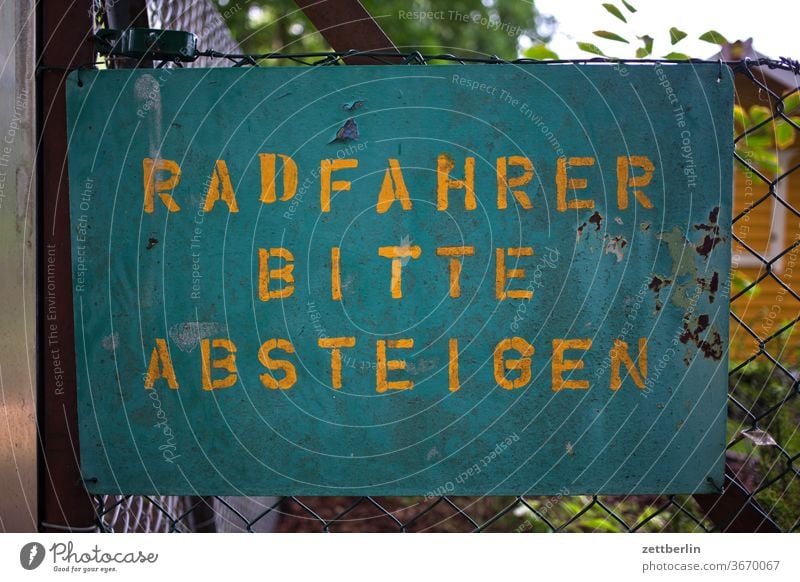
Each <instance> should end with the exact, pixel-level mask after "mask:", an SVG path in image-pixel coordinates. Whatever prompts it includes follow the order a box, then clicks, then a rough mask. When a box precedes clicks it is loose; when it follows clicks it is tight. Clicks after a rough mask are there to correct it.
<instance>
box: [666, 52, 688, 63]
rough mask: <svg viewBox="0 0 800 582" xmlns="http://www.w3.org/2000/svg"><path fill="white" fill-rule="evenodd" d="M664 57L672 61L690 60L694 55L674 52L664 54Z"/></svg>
mask: <svg viewBox="0 0 800 582" xmlns="http://www.w3.org/2000/svg"><path fill="white" fill-rule="evenodd" d="M664 58H665V59H669V60H671V61H688V60H689V59H691V58H692V57H690V56H689V55H685V54H683V53H676V52H672V53H669V54H666V55H664Z"/></svg>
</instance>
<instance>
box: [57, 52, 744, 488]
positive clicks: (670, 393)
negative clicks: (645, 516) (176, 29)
mask: <svg viewBox="0 0 800 582" xmlns="http://www.w3.org/2000/svg"><path fill="white" fill-rule="evenodd" d="M68 98H69V135H70V151H69V175H70V183H71V191H70V204H71V217H72V228H73V233H74V234H73V237H72V260H73V273H74V287H73V297H74V307H75V339H76V348H77V368H78V390H79V394H78V395H79V408H80V410H79V413H80V444H81V463H82V470H83V475H84V478H85V479H87V483H88V487H89V489H90V490H91V491H94V492H103V493H136V494H143V493H159V494H202V495H206V494H222V495H236V494H248V495H252V494H276V495H277V494H295V495H309V494H314V495H319V494H321V495H326V494H329V495H330V494H356V495H366V494H381V495H382V494H417V495H440V494H469V495H479V494H481V495H484V494H486V495H496V494H551V493H556V492H560V493H562V494H563V493H564V492H565V491H566V492H568V493H569V494H577V493H619V494H627V493H662V492H669V493H688V492H708V491H712V490H714V484H717V485H719V484H720V483H721V482H722V471H723V454H724V445H725V416H726V415H725V403H726V367H727V341H728V286H729V279H730V242H731V241H730V219H731V188H732V143H731V141H732V140H731V136H732V131H733V128H732V83H731V79H730V75H729V73H728V71H727V69H726V68H723V69H722V70H721V71H720V68H719V67H718V66H716V65H714V66H709V65H688V64H687V65H666V64H665V65H655V66H653V65H627V66H610V65H584V66H576V65H553V66H513V65H502V66H500V65H497V66H488V65H475V66H428V67H421V66H420V67H417V66H407V67H401V66H394V67H392V66H386V67H384V66H370V67H349V66H348V67H316V68H268V69H259V68H251V69H215V70H201V69H194V70H189V69H186V70H171V69H161V70H129V71H92V72H86V71H81V72H80V73H74V74H73V75H72V76H71V77H70V80H69V87H68Z"/></svg>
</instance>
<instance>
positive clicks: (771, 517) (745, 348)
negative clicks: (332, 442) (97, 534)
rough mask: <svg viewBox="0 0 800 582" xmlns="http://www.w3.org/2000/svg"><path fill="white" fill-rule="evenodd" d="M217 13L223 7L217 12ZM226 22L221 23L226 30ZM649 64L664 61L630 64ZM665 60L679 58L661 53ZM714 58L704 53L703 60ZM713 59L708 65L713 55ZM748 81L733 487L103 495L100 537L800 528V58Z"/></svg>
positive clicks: (219, 39) (742, 70) (337, 59)
mask: <svg viewBox="0 0 800 582" xmlns="http://www.w3.org/2000/svg"><path fill="white" fill-rule="evenodd" d="M148 9H149V12H150V18H151V26H153V27H155V28H176V29H180V30H191V31H194V32H196V33H198V36H200V38H202V39H204V41H205V42H206V43H207V44H208V46H214V47H216V48H217V49H221V50H210V49H205V50H203V55H204V56H203V58H202V59H199V60H198V61H196V62H195V66H216V65H220V64H227V65H233V66H245V65H247V66H258V65H259V64H260V63H263V62H265V61H272V60H289V61H291V62H293V63H296V64H302V65H312V66H315V65H316V66H320V65H321V66H329V65H338V64H341V63H343V62H344V61H346V59H347V57H348V56H352V55H353V54H359V55H364V54H367V56H369V57H370V58H373V59H375V60H376V62H381V63H391V64H411V65H424V64H428V63H430V62H435V61H441V62H461V63H464V62H470V63H486V64H500V63H514V64H518V65H535V66H540V65H544V64H553V63H598V64H601V63H607V64H614V65H618V64H619V63H620V62H622V61H610V60H608V59H586V60H580V61H547V62H544V61H535V60H531V59H517V60H513V61H502V60H500V59H497V58H490V59H474V58H470V59H465V58H460V57H456V56H453V55H428V56H425V55H422V54H420V53H410V54H404V55H397V54H394V53H356V52H355V51H350V52H344V53H341V52H339V53H308V54H294V55H287V54H278V53H270V54H262V55H244V54H237V53H236V52H235V51H236V48H235V43H233V41H232V40H231V38H230V34H229V33H227V32H226V29H225V30H223V28H224V22H220V19H219V17H218V15H217V16H214V15H213V14H211V13H210V12H209V11H210V10H214V8H213V6H212V5H211V4H210V2H208V1H207V0H204V1H202V2H191V1H187V2H169V3H164V4H163V5H161V3H159V2H156V1H154V0H150V1H148ZM214 14H216V13H214ZM215 23H216V24H215ZM624 62H635V63H648V62H654V61H647V60H637V61H624ZM659 62H665V61H659ZM696 62H704V61H696ZM705 62H707V61H705ZM718 66H719V67H720V68H721V67H723V66H728V67H731V69H732V70H733V72H734V74H735V86H736V91H737V94H736V102H737V105H736V110H735V114H736V136H735V137H734V144H735V159H736V162H735V163H736V166H737V170H736V172H735V178H736V185H735V190H734V198H735V200H734V218H733V239H734V249H733V264H732V281H731V343H730V361H731V364H730V374H729V405H728V433H729V444H728V447H727V452H726V465H727V471H726V481H725V483H724V484H720V494H719V495H712V496H625V497H621V496H620V497H609V496H570V495H569V491H567V490H564V492H563V495H561V494H559V495H555V496H551V497H521V496H519V497H435V498H427V497H426V498H423V497H380V498H378V497H283V498H271V497H261V498H231V497H138V496H127V497H109V496H103V497H97V498H96V509H97V511H96V514H97V528H98V530H99V531H105V532H120V531H275V530H277V531H324V532H337V531H362V532H377V531H401V532H418V531H477V532H482V531H504V532H519V533H523V532H576V531H593V532H617V531H621V532H695V531H699V532H703V531H706V532H710V531H726V530H739V531H757V530H758V531H788V532H794V531H798V529H799V528H800V479H798V468H799V467H798V465H800V463H799V462H798V459H799V458H800V431H798V427H800V400H798V392H799V391H800V382H798V378H800V369H798V361H800V341H798V338H797V337H796V336H795V335H794V333H793V332H794V328H795V325H796V324H797V322H798V321H800V288H798V284H797V282H796V281H795V279H796V278H795V277H794V268H795V266H796V264H797V263H798V261H800V257H798V253H800V211H799V210H798V208H800V155H799V154H800V116H798V115H800V89H798V81H800V65H799V64H798V63H797V61H793V60H790V59H780V60H770V59H765V58H756V59H745V60H743V61H725V62H723V61H718Z"/></svg>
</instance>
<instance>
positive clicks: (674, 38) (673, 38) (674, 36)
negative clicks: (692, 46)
mask: <svg viewBox="0 0 800 582" xmlns="http://www.w3.org/2000/svg"><path fill="white" fill-rule="evenodd" d="M684 38H686V33H685V32H683V31H682V30H680V29H678V28H675V27H674V26H673V27H672V28H670V29H669V43H670V44H676V43H678V42H680V41H681V40H683V39H684Z"/></svg>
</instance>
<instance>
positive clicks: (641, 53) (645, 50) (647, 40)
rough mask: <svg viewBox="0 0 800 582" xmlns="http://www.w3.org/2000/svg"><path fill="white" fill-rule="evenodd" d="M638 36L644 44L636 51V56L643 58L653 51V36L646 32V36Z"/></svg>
mask: <svg viewBox="0 0 800 582" xmlns="http://www.w3.org/2000/svg"><path fill="white" fill-rule="evenodd" d="M636 38H638V39H639V40H640V41H642V44H643V45H644V46H643V47H642V48H640V49H638V50H637V51H636V58H637V59H643V58H644V57H646V56H649V55H650V54H651V53H652V52H653V39H652V37H650V36H648V35H646V34H645V35H644V36H637V37H636Z"/></svg>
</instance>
